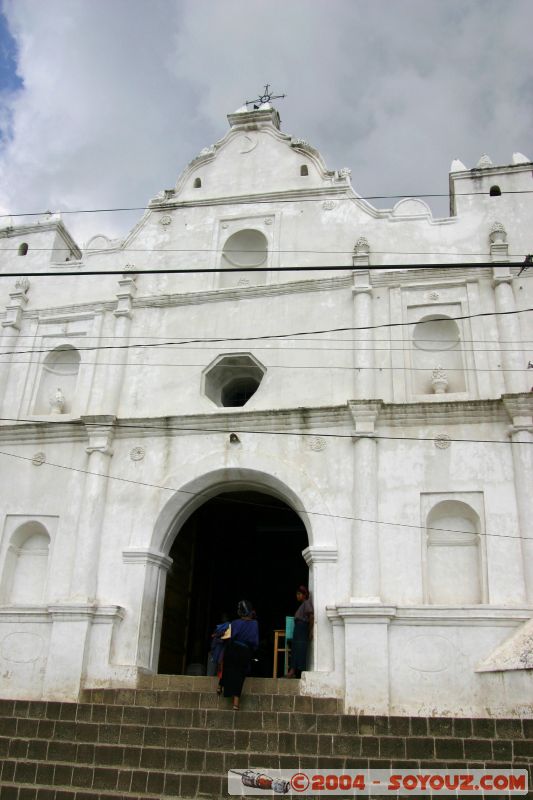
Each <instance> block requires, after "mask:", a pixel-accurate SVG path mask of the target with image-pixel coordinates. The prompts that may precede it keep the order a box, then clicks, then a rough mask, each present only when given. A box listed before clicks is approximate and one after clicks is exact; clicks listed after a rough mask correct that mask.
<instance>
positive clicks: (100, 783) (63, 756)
mask: <svg viewBox="0 0 533 800" xmlns="http://www.w3.org/2000/svg"><path fill="white" fill-rule="evenodd" d="M214 688H215V680H214V679H213V678H201V677H197V678H189V677H186V676H164V675H158V676H155V677H153V678H146V679H144V683H143V685H142V686H141V687H140V688H138V689H95V690H89V691H85V692H84V693H83V696H82V698H81V702H79V703H57V702H42V701H22V700H16V701H15V700H0V763H1V765H2V769H1V777H0V799H1V800H96V799H97V798H100V800H118V798H125V799H126V798H129V799H130V800H133V799H134V798H135V800H141V798H143V800H160V798H169V799H170V798H202V797H203V798H221V797H227V792H226V787H227V771H228V769H231V768H235V769H246V768H248V767H252V768H260V769H265V770H268V769H269V768H280V767H281V768H288V769H292V768H294V767H298V768H303V769H306V768H307V769H313V768H317V767H319V768H321V769H327V768H332V769H343V768H346V769H362V768H368V767H370V768H371V769H385V768H390V767H391V766H392V767H393V768H397V769H404V768H410V769H418V768H420V767H423V768H433V769H437V768H439V767H442V768H444V767H450V768H453V769H457V768H460V767H463V768H464V767H465V766H467V765H468V766H469V767H472V768H480V769H481V768H485V767H487V768H495V767H497V768H499V769H509V768H510V767H511V765H514V766H515V767H526V768H529V770H530V778H529V780H530V785H531V766H532V763H533V719H524V720H520V719H496V720H493V719H463V718H461V719H459V718H455V719H451V718H437V717H430V718H425V717H373V716H355V715H354V716H348V715H343V714H342V713H340V710H339V703H338V701H337V700H335V699H331V698H311V697H305V696H300V694H299V682H298V681H289V680H269V679H260V678H256V679H249V680H248V681H247V683H246V685H245V694H244V695H243V697H242V702H241V710H240V711H238V712H234V711H232V710H230V709H229V703H230V701H229V700H224V698H219V697H217V696H216V694H215V692H214ZM530 796H533V793H530ZM419 797H420V796H419Z"/></svg>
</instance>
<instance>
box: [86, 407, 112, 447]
mask: <svg viewBox="0 0 533 800" xmlns="http://www.w3.org/2000/svg"><path fill="white" fill-rule="evenodd" d="M116 420H117V418H116V417H114V416H112V415H111V414H97V415H96V414H95V415H93V416H83V417H81V421H82V422H83V424H84V425H85V428H86V430H87V436H88V438H89V444H88V446H87V447H86V448H85V450H86V451H87V453H89V455H90V454H91V453H102V454H103V455H105V456H112V455H113V450H112V448H111V442H112V441H113V436H114V428H115V423H116Z"/></svg>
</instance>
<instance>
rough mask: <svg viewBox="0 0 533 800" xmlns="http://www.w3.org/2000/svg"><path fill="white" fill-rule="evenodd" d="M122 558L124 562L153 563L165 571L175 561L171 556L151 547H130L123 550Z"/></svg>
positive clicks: (144, 564)
mask: <svg viewBox="0 0 533 800" xmlns="http://www.w3.org/2000/svg"><path fill="white" fill-rule="evenodd" d="M122 560H123V562H124V564H141V565H143V566H146V565H147V564H151V565H154V566H156V567H159V568H162V569H164V570H165V571H167V570H169V569H170V567H171V566H172V564H173V563H174V562H173V559H172V558H170V557H169V556H166V555H165V554H164V553H160V552H159V550H152V549H151V548H149V547H129V548H128V549H127V550H123V551H122Z"/></svg>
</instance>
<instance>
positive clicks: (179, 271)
mask: <svg viewBox="0 0 533 800" xmlns="http://www.w3.org/2000/svg"><path fill="white" fill-rule="evenodd" d="M64 263H69V262H61V265H60V267H61V268H60V269H59V266H58V269H57V270H56V271H55V272H45V271H39V272H34V271H29V270H28V271H24V272H20V271H19V272H2V273H1V274H0V278H21V277H27V278H63V277H78V278H82V277H90V276H93V277H94V276H97V277H99V278H101V277H102V276H105V275H124V274H125V273H126V274H129V275H203V274H206V275H212V274H219V273H230V272H232V273H233V272H238V273H241V272H278V273H283V272H357V270H358V269H361V267H356V266H354V265H353V264H351V265H348V264H319V265H317V264H315V265H313V266H307V267H275V268H273V267H214V268H211V267H205V268H204V267H195V268H194V269H191V268H185V267H183V268H178V267H176V268H173V269H168V268H167V269H142V268H137V267H135V268H134V269H132V270H131V271H128V270H126V269H125V268H124V267H123V268H122V269H106V270H103V269H100V270H94V269H85V268H83V271H81V270H77V271H76V272H72V271H70V272H69V271H67V270H65V269H64V266H63V264H64ZM505 264H506V266H511V267H513V266H514V267H520V266H523V265H524V261H506V262H505ZM528 265H529V262H528ZM80 266H81V265H80ZM495 266H498V263H497V262H493V261H476V262H473V263H467V264H465V263H464V262H455V261H454V262H440V263H436V264H378V265H373V264H365V265H364V267H363V269H364V270H366V271H369V272H376V271H378V270H379V271H381V272H383V271H385V270H391V271H393V272H406V271H408V270H409V271H413V270H423V269H432V270H435V269H474V268H476V269H493V268H494V267H495ZM500 266H501V264H500ZM265 286H266V284H259V285H257V286H246V287H244V288H245V289H254V288H258V289H262V288H265ZM221 288H223V289H226V290H233V291H235V290H237V289H242V288H243V287H238V286H226V287H218V289H219V290H220V289H221ZM267 288H268V287H267ZM205 291H214V290H213V289H206V290H205Z"/></svg>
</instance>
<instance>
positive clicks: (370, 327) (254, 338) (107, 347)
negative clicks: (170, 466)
mask: <svg viewBox="0 0 533 800" xmlns="http://www.w3.org/2000/svg"><path fill="white" fill-rule="evenodd" d="M530 311H533V308H520V309H517V310H515V311H480V312H478V313H477V314H462V315H461V316H458V317H442V318H441V319H437V320H436V319H422V320H420V321H419V322H417V323H414V322H381V323H378V324H377V325H360V326H351V325H350V326H345V327H341V328H324V329H323V330H313V331H292V332H291V333H276V334H263V335H261V336H226V337H217V338H210V337H197V338H193V339H185V340H181V341H177V342H172V341H165V342H148V343H143V344H140V343H133V344H105V345H93V346H91V347H81V346H80V347H78V348H76V349H77V350H78V351H79V352H87V351H95V350H131V349H133V348H143V347H145V348H160V347H172V346H175V345H184V344H200V343H212V344H219V343H220V342H257V341H265V340H266V339H278V340H279V339H283V340H286V339H288V338H292V337H297V336H307V335H313V336H315V335H319V334H323V333H341V332H349V331H373V330H381V329H383V328H405V327H407V326H413V325H415V324H416V325H424V324H429V323H431V324H432V323H435V322H448V321H453V322H459V321H461V320H467V319H480V318H482V317H505V316H511V315H515V314H525V313H528V312H530ZM55 349H57V348H52V350H55ZM49 352H51V350H50V349H44V350H43V349H41V350H11V351H9V350H8V351H6V352H4V353H3V355H4V356H6V355H35V354H37V353H49Z"/></svg>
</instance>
